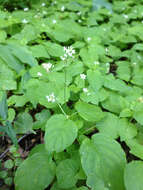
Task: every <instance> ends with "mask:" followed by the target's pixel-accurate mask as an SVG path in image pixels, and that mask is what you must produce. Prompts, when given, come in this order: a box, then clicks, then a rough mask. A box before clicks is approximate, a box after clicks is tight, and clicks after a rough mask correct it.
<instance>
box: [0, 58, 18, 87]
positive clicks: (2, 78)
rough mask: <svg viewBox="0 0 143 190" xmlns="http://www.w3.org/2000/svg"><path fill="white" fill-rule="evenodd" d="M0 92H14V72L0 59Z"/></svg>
mask: <svg viewBox="0 0 143 190" xmlns="http://www.w3.org/2000/svg"><path fill="white" fill-rule="evenodd" d="M0 67H1V69H0V90H15V89H16V88H17V84H16V81H15V72H13V71H12V70H11V69H10V68H9V67H8V66H7V65H6V64H5V63H4V61H3V60H1V59H0Z"/></svg>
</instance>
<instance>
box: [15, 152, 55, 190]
mask: <svg viewBox="0 0 143 190" xmlns="http://www.w3.org/2000/svg"><path fill="white" fill-rule="evenodd" d="M54 176H55V164H54V162H53V161H52V160H51V159H50V158H48V157H47V154H44V153H42V154H40V153H36V154H34V155H33V156H31V157H29V158H27V159H26V160H24V161H23V163H22V164H21V165H20V166H19V168H18V169H17V171H16V174H15V178H14V181H15V189H16V190H19V189H21V190H44V189H45V188H47V187H48V186H49V184H50V183H51V182H52V181H53V179H54Z"/></svg>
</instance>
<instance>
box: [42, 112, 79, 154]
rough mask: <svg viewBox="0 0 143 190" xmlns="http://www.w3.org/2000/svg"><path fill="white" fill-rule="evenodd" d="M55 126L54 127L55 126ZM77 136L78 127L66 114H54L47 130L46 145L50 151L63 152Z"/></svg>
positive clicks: (48, 122)
mask: <svg viewBox="0 0 143 190" xmlns="http://www.w3.org/2000/svg"><path fill="white" fill-rule="evenodd" d="M53 126H54V127H53ZM76 137H77V127H76V125H75V123H74V122H73V121H71V120H70V119H67V118H66V117H65V116H64V115H54V116H52V117H51V118H50V119H49V120H48V121H47V125H46V132H45V137H44V139H45V146H46V149H47V150H48V151H49V152H53V151H56V152H61V151H63V150H64V149H65V148H67V147H68V146H70V145H71V144H72V143H73V142H74V140H75V139H76Z"/></svg>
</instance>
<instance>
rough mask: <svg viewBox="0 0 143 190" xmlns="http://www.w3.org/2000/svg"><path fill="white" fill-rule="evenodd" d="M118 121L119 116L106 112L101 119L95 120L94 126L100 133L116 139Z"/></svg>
mask: <svg viewBox="0 0 143 190" xmlns="http://www.w3.org/2000/svg"><path fill="white" fill-rule="evenodd" d="M111 123H112V125H111ZM118 123H119V118H118V117H117V116H116V115H114V114H112V113H110V112H106V113H105V117H104V118H103V119H102V120H101V121H99V122H97V124H96V127H97V129H98V130H99V132H100V133H102V134H105V135H109V136H110V137H111V138H114V139H116V138H117V137H118V128H119V124H118Z"/></svg>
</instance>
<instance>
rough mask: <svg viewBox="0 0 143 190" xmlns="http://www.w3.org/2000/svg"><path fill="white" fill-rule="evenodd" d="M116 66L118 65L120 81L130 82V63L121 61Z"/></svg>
mask: <svg viewBox="0 0 143 190" xmlns="http://www.w3.org/2000/svg"><path fill="white" fill-rule="evenodd" d="M116 64H117V65H118V68H117V70H116V73H117V76H118V77H119V79H122V80H125V81H129V80H130V77H131V68H130V64H129V62H127V61H126V62H125V61H120V62H116Z"/></svg>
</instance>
